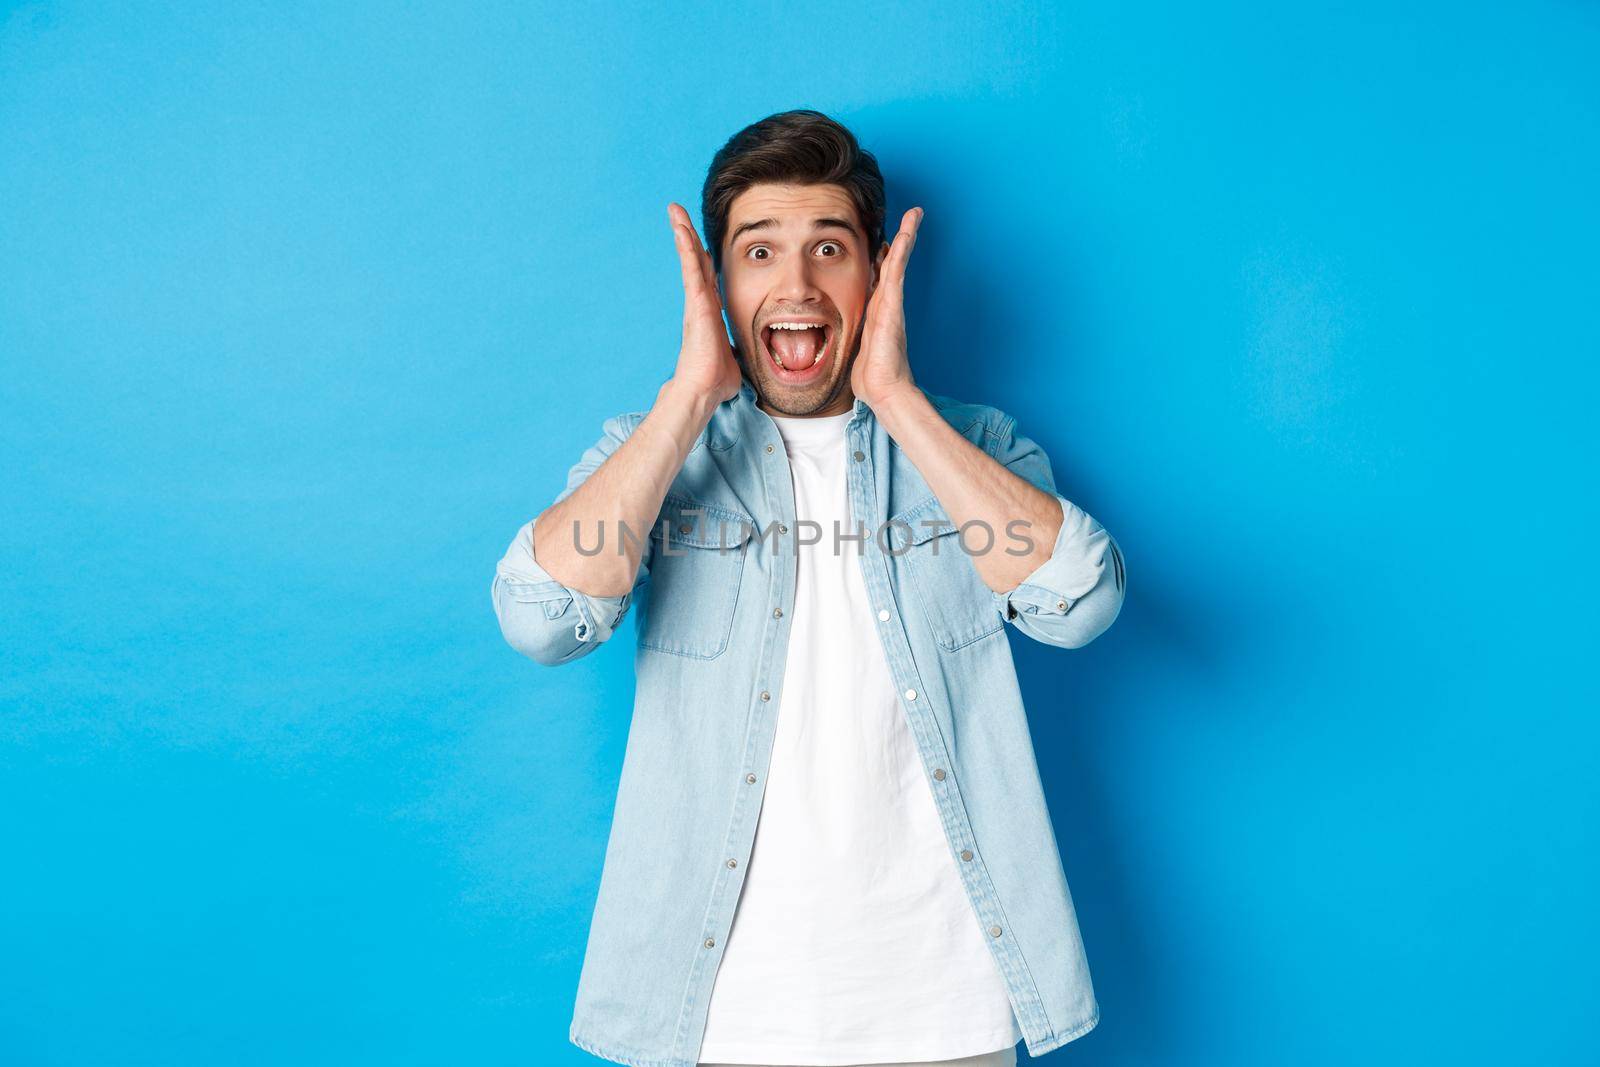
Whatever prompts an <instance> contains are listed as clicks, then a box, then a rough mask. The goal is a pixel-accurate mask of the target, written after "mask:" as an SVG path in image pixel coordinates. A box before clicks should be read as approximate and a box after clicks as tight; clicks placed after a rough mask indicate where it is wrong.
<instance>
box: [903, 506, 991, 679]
mask: <svg viewBox="0 0 1600 1067" xmlns="http://www.w3.org/2000/svg"><path fill="white" fill-rule="evenodd" d="M902 523H903V524H904V525H903V526H902V525H901V524H902ZM924 523H931V524H933V525H924ZM890 525H891V527H892V528H893V529H894V534H893V535H892V536H893V537H894V538H895V542H894V543H895V551H897V552H900V559H901V562H902V564H903V566H904V567H905V570H906V572H907V573H908V574H909V575H910V576H911V585H912V586H913V587H914V588H915V590H916V596H917V600H918V602H919V603H921V605H922V610H923V613H924V615H925V616H926V617H927V620H928V626H929V627H930V628H931V629H932V630H933V636H934V638H935V639H936V640H937V641H938V642H939V645H940V647H942V648H944V649H945V650H946V651H949V652H954V651H955V650H956V649H958V648H964V647H966V646H967V645H970V644H972V643H973V642H974V641H977V640H980V639H982V638H985V637H988V636H989V635H990V634H993V633H999V632H1000V631H1001V630H1003V629H1005V625H1006V623H1005V620H1004V619H1003V618H1001V617H1000V612H999V611H997V610H996V609H995V607H994V599H993V597H994V593H993V591H992V590H990V588H989V587H988V586H987V585H984V584H983V579H982V578H980V577H978V569H977V567H976V566H975V565H974V564H973V562H972V557H971V556H970V555H969V554H968V553H967V551H966V549H964V548H962V546H961V535H960V533H959V531H957V529H956V528H955V526H954V525H952V524H951V521H950V517H949V516H948V515H946V514H945V511H944V508H943V507H941V506H940V504H939V501H938V499H937V498H935V497H929V498H928V499H927V500H925V501H923V502H922V503H921V504H917V505H916V506H914V507H911V508H909V509H907V510H906V511H903V512H901V513H900V514H899V515H897V516H895V517H894V518H893V519H891V520H890ZM907 527H909V529H908V528H907ZM968 540H969V542H970V543H971V545H972V547H973V551H975V552H976V551H980V550H982V549H983V547H984V542H985V541H987V540H988V533H987V531H985V530H983V529H981V528H978V527H974V528H973V529H972V530H970V531H969V535H968ZM908 541H909V543H908ZM1003 544H1004V541H1003V540H997V541H996V542H995V544H994V545H992V546H990V548H989V551H991V552H995V551H1000V550H1001V546H1002V545H1003Z"/></svg>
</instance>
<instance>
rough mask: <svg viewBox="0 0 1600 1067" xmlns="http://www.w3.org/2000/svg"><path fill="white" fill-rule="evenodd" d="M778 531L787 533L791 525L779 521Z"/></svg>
mask: <svg viewBox="0 0 1600 1067" xmlns="http://www.w3.org/2000/svg"><path fill="white" fill-rule="evenodd" d="M778 532H779V533H781V534H786V533H788V532H789V527H787V526H785V525H784V524H783V523H781V522H780V523H778Z"/></svg>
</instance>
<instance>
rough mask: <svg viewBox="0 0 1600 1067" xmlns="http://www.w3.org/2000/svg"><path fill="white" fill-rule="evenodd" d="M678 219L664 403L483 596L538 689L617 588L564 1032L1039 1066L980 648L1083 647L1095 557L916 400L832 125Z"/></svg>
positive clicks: (1013, 695) (856, 150)
mask: <svg viewBox="0 0 1600 1067" xmlns="http://www.w3.org/2000/svg"><path fill="white" fill-rule="evenodd" d="M701 207H702V220H703V223H704V225H705V227H706V234H707V247H704V248H703V247H702V246H701V244H700V239H699V236H698V235H697V234H696V232H695V230H694V227H693V224H692V223H691V222H690V219H689V216H688V213H687V212H686V211H685V210H684V209H683V208H682V207H680V206H678V205H677V204H672V205H670V206H669V208H668V215H669V221H670V223H671V226H672V230H673V235H674V240H675V241H676V244H677V250H678V255H679V260H680V264H681V267H682V279H683V289H684V320H683V344H682V349H681V350H680V352H679V354H678V361H677V365H676V367H675V369H674V371H673V373H672V376H671V377H670V378H669V379H668V380H667V381H666V383H665V384H663V385H662V386H661V388H660V391H659V392H658V394H657V398H656V402H655V404H654V405H653V406H652V407H651V408H650V409H649V410H648V411H639V412H631V413H627V414H623V415H617V416H615V417H613V418H610V419H608V420H606V422H605V426H604V433H603V436H602V437H601V438H600V440H599V441H598V442H596V443H595V444H594V445H593V446H592V447H591V448H590V449H589V450H588V451H587V452H586V453H585V454H584V456H583V457H582V458H581V459H580V460H579V462H578V463H577V464H576V465H575V466H574V467H573V468H572V469H571V472H570V473H569V475H568V478H567V487H566V489H565V491H564V492H562V493H561V494H560V495H559V496H558V497H557V498H556V501H555V502H554V503H552V504H551V506H550V507H548V508H546V509H545V510H544V511H543V512H541V513H540V514H539V515H538V516H537V518H535V519H534V520H533V521H532V522H529V523H527V524H525V525H524V526H523V527H522V529H521V530H520V531H519V532H518V534H517V536H516V538H515V540H514V541H513V542H512V544H511V547H510V548H509V550H508V551H507V552H506V554H505V557H504V558H503V559H502V560H501V561H500V563H499V566H498V567H497V568H496V573H495V578H494V582H493V586H492V593H493V598H494V607H495V611H496V615H497V617H498V619H499V621H500V626H501V629H502V632H503V633H504V635H505V637H506V640H507V641H508V642H510V644H511V645H512V646H513V647H514V648H516V649H517V650H518V651H520V652H522V653H524V654H526V655H528V656H530V657H531V658H533V659H534V660H536V661H538V662H540V663H544V664H561V663H569V662H571V661H572V660H575V659H577V658H579V657H581V656H584V655H587V654H589V653H590V652H592V651H594V649H595V648H597V647H598V646H599V645H600V644H602V643H604V642H605V641H606V640H607V639H608V638H609V637H610V636H611V634H612V633H613V632H614V630H615V629H616V627H617V626H618V625H619V624H620V622H621V620H622V618H623V616H624V614H625V613H626V612H627V610H628V608H629V605H630V602H631V600H632V599H633V597H634V594H635V592H636V591H639V590H640V589H641V588H642V590H643V592H644V595H643V596H642V597H641V598H640V600H639V613H638V617H637V623H638V631H637V632H638V644H637V648H636V650H635V654H634V668H635V672H636V675H637V698H636V703H635V706H634V711H633V719H632V723H631V727H630V730H629V734H628V743H627V749H626V753H625V755H624V758H623V766H622V775H621V780H620V783H619V786H618V793H617V804H616V812H615V817H614V820H613V824H612V828H611V833H610V838H609V841H608V844H607V849H606V856H605V866H604V869H603V871H602V874H601V879H600V888H599V895H598V899H597V901H596V904H595V910H594V916H593V921H592V923H591V926H590V931H589V940H588V949H587V954H586V956H585V959H584V964H583V969H582V973H581V975H580V977H579V982H578V994H577V1002H576V1006H575V1010H574V1015H573V1022H572V1028H571V1032H570V1037H571V1040H572V1041H573V1042H574V1043H575V1044H577V1045H579V1046H580V1047H582V1048H584V1049H587V1050H589V1051H590V1052H593V1053H594V1054H596V1055H598V1056H601V1057H603V1058H605V1059H609V1060H613V1061H616V1062H619V1063H631V1064H652V1065H664V1067H691V1065H693V1064H695V1063H742V1064H859V1063H901V1064H904V1063H930V1062H939V1063H946V1064H962V1065H967V1064H973V1065H976V1064H985V1065H987V1064H1008V1063H1013V1062H1015V1055H1016V1053H1015V1044H1016V1042H1017V1041H1019V1040H1022V1041H1025V1042H1026V1043H1027V1047H1028V1051H1029V1053H1030V1054H1032V1055H1039V1054H1041V1053H1043V1052H1045V1051H1048V1050H1049V1049H1053V1048H1057V1047H1059V1046H1060V1045H1063V1044H1065V1043H1066V1042H1068V1041H1070V1040H1072V1039H1073V1038H1076V1037H1078V1036H1080V1035H1082V1034H1084V1033H1087V1032H1088V1031H1089V1030H1090V1029H1091V1028H1093V1027H1094V1025H1095V1024H1096V1022H1097V1021H1098V1019H1099V1010H1098V1006H1097V1003H1096V1001H1095V997H1094V992H1093V989H1092V986H1091V983H1090V978H1089V972H1088V967H1087V964H1086V961H1085V958H1084V952H1083V945H1082V942H1081V939H1080V937H1079V933H1078V926H1077V921H1076V917H1075V914H1074V911H1073V906H1072V901H1071V897H1070V895H1069V892H1068V889H1067V885H1066V880H1065V877H1064V875H1063V873H1062V869H1061V863H1060V859H1059V855H1058V852H1057V848H1056V842H1055V837H1054V832H1053V829H1052V827H1051V823H1050V818H1049V815H1048V813H1047V811H1046V808H1045V802H1044V795H1043V791H1042V788H1041V786H1040V782H1039V775H1038V769H1037V766H1036V763H1035V760H1034V754H1033V749H1032V744H1031V741H1030V738H1029V734H1028V727H1027V719H1026V716H1025V714H1024V711H1023V707H1022V701H1021V697H1020V693H1019V689H1018V684H1017V678H1016V674H1015V671H1014V669H1013V666H1012V660H1011V650H1010V645H1009V644H1008V642H1007V640H1006V637H1005V624H1006V622H1007V621H1009V622H1011V623H1012V625H1014V626H1015V627H1016V628H1017V629H1019V630H1020V631H1021V632H1022V633H1024V634H1026V635H1028V636H1029V637H1032V638H1034V639H1036V640H1039V641H1043V642H1046V643H1048V644H1052V645H1058V646H1062V647H1065V648H1075V647H1079V646H1082V645H1084V644H1086V643H1087V642H1089V641H1091V640H1093V639H1094V638H1095V637H1096V636H1098V635H1099V634H1100V633H1102V632H1103V631H1104V630H1105V629H1106V628H1107V627H1108V626H1110V625H1111V623H1112V621H1113V620H1114V619H1115V618H1116V616H1117V613H1118V612H1119V610H1120V608H1121V604H1122V598H1123V587H1124V578H1123V570H1122V558H1121V552H1120V550H1119V548H1118V547H1117V545H1116V543H1115V542H1114V541H1113V540H1112V539H1111V537H1110V535H1109V534H1108V533H1107V532H1106V530H1105V529H1104V527H1102V526H1101V525H1100V524H1099V523H1098V522H1096V521H1095V520H1094V519H1092V518H1091V517H1090V516H1089V515H1088V514H1086V513H1085V512H1084V511H1083V510H1081V509H1080V508H1078V507H1077V506H1076V505H1075V504H1073V503H1072V502H1071V501H1069V500H1068V499H1067V498H1065V497H1064V496H1060V495H1058V494H1057V492H1056V489H1055V485H1054V481H1053V478H1052V475H1051V467H1050V463H1049V460H1048V459H1047V458H1046V456H1045V454H1044V453H1043V452H1042V451H1041V450H1040V449H1039V447H1038V446H1037V445H1036V444H1034V442H1033V441H1032V440H1030V439H1029V438H1027V437H1025V436H1023V435H1022V434H1020V433H1018V432H1017V429H1016V426H1015V421H1014V420H1013V419H1012V418H1011V417H1010V416H1008V415H1006V414H1005V413H1003V412H1001V411H999V410H997V409H995V408H993V407H989V406H986V405H981V404H971V403H962V402H959V401H956V400H953V399H951V398H948V397H943V396H938V395H935V394H931V393H928V392H926V391H924V390H923V389H922V388H921V387H920V386H918V385H916V384H915V383H914V381H913V378H912V374H911V368H910V364H909V362H908V357H907V348H906V331H905V324H904V320H903V318H902V282H903V279H904V276H905V271H906V264H907V260H908V258H909V257H910V254H911V249H912V246H913V244H914V243H915V240H916V233H917V228H918V226H919V225H920V223H921V219H922V211H921V209H920V208H914V209H912V210H910V211H907V212H906V213H905V215H904V217H903V218H902V219H901V223H900V228H899V232H898V233H897V234H896V235H895V237H894V240H893V241H892V243H885V241H884V231H883V218H884V190H883V179H882V176H881V174H880V173H879V170H878V166H877V163H876V161H875V160H874V159H873V157H872V155H871V154H870V153H868V152H866V151H863V150H862V149H861V148H860V147H859V145H858V144H857V142H856V139H855V138H854V137H853V136H852V135H851V134H850V132H849V131H848V130H846V129H845V128H844V127H843V126H840V125H839V124H837V123H835V122H834V121H832V120H831V119H829V118H827V117H826V116H824V115H821V114H819V113H817V112H815V111H791V112H786V113H782V114H778V115H773V116H770V117H768V118H766V119H763V120H762V121H760V122H757V123H755V124H754V125H752V126H750V127H748V128H746V129H744V130H742V131H740V132H739V133H738V134H736V135H735V136H734V137H733V138H732V139H730V140H729V141H728V143H727V144H726V145H725V146H724V147H723V148H722V149H721V150H720V151H719V152H718V153H717V154H716V156H715V158H714V159H713V160H712V163H711V167H710V170H709V172H708V174H707V177H706V181H705V186H704V189H703V191H702V202H701ZM724 314H725V315H726V320H724ZM730 329H731V331H732V335H733V336H732V339H731V340H730V337H729V330H730Z"/></svg>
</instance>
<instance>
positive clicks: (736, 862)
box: [728, 860, 739, 870]
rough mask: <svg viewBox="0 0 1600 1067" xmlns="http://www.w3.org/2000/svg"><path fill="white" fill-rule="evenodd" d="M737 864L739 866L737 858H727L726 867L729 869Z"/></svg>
mask: <svg viewBox="0 0 1600 1067" xmlns="http://www.w3.org/2000/svg"><path fill="white" fill-rule="evenodd" d="M737 866H739V861H738V860H729V861H728V868H729V869H730V870H731V869H733V868H734V867H737Z"/></svg>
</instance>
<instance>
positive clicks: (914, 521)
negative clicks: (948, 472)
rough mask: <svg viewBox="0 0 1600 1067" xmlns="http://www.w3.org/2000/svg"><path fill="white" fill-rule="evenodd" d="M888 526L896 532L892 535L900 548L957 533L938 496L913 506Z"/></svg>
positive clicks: (897, 516) (891, 520)
mask: <svg viewBox="0 0 1600 1067" xmlns="http://www.w3.org/2000/svg"><path fill="white" fill-rule="evenodd" d="M887 525H888V526H889V528H890V529H892V530H893V531H894V533H893V534H891V535H890V536H892V537H893V538H894V543H895V544H896V545H900V546H905V545H920V544H922V543H924V542H926V541H931V540H932V539H933V538H935V537H943V536H945V535H946V534H953V533H955V532H956V526H955V523H953V522H952V521H951V519H950V516H949V515H947V514H945V510H944V506H943V505H941V504H940V503H939V498H938V497H936V496H930V497H929V498H928V499H926V500H924V501H923V502H922V503H920V504H914V505H912V506H911V507H909V508H907V509H906V510H904V511H902V512H901V513H900V514H898V515H896V516H895V517H894V518H892V519H890V520H889V522H888V524H887Z"/></svg>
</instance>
